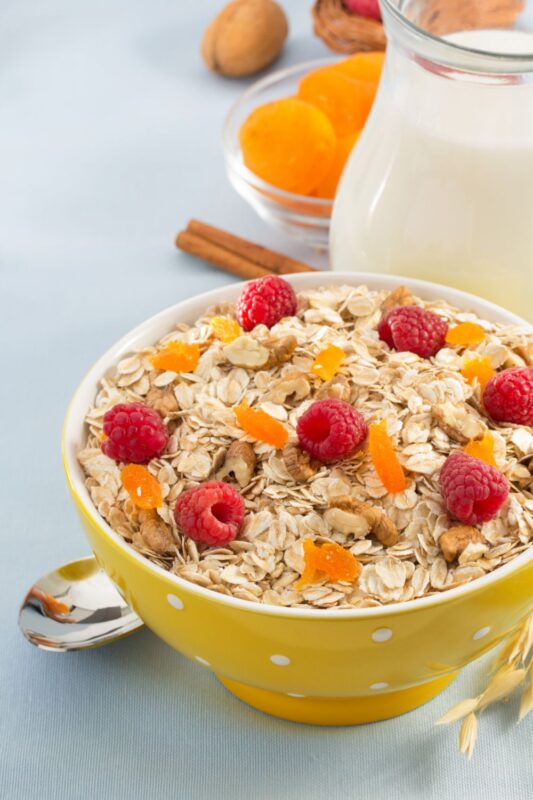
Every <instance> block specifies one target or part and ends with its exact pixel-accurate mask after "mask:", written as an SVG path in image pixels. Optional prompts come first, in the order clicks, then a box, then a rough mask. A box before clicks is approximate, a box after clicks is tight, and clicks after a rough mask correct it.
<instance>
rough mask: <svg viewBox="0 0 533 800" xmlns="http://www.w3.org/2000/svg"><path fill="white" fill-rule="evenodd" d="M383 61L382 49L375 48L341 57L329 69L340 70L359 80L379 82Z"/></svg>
mask: <svg viewBox="0 0 533 800" xmlns="http://www.w3.org/2000/svg"><path fill="white" fill-rule="evenodd" d="M384 63H385V53H384V52H383V51H382V50H375V51H372V52H370V53H356V54H355V55H354V56H350V58H343V60H342V61H339V62H338V63H337V64H334V66H333V67H330V69H333V70H335V72H342V73H343V74H344V75H347V76H348V77H349V78H356V79H357V80H359V81H371V82H373V83H379V81H380V79H381V72H382V70H383V64H384Z"/></svg>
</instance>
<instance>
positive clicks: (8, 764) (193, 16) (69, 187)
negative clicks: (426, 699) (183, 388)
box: [0, 0, 533, 800]
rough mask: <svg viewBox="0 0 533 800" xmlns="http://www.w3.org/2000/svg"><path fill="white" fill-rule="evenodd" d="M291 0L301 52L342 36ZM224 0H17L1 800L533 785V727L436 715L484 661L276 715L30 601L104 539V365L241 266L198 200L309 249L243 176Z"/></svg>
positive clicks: (9, 190)
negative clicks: (94, 445)
mask: <svg viewBox="0 0 533 800" xmlns="http://www.w3.org/2000/svg"><path fill="white" fill-rule="evenodd" d="M310 3H311V0H300V1H299V0H291V2H289V1H288V0H286V2H285V3H284V5H285V8H286V9H287V11H288V13H289V15H290V21H291V28H292V30H291V39H290V42H289V44H288V46H287V48H286V53H285V55H284V58H283V63H290V62H297V61H301V60H303V59H306V58H310V57H315V56H320V55H322V54H323V53H324V48H323V47H322V45H321V43H320V42H318V41H317V40H315V39H313V37H312V36H311V25H310V19H309V13H308V10H309V9H308V7H309V5H310ZM219 5H220V3H219V2H216V0H190V2H184V0H62V1H61V0H55V2H54V0H3V2H2V4H1V7H0V279H1V287H0V302H1V308H0V329H1V334H2V335H1V339H0V340H1V349H0V352H1V363H2V370H1V373H0V392H1V397H2V412H1V417H0V437H1V451H0V455H1V487H2V488H1V493H2V497H1V504H0V514H1V520H0V531H1V532H0V542H1V549H0V564H1V566H0V573H1V586H0V597H1V603H2V605H1V611H0V625H1V627H0V635H1V643H0V797H1V798H2V800H37V798H39V799H40V800H48V798H50V800H77V799H78V798H80V800H89V799H90V798H91V799H92V798H100V797H101V798H119V799H121V798H124V800H141V799H144V798H150V800H167V798H169V799H170V798H178V799H179V800H198V799H202V800H203V798H222V799H223V800H234V799H235V800H241V799H243V800H244V798H254V800H255V798H257V799H258V800H263V799H264V800H267V799H268V800H282V799H283V798H290V799H291V800H292V799H293V798H296V799H297V800H299V798H302V799H305V800H323V798H332V799H333V800H343V799H344V798H346V799H347V800H356V799H357V798H370V799H371V800H395V798H401V800H403V799H404V798H424V800H447V798H450V799H451V798H454V799H456V798H468V799H469V800H477V799H478V798H480V799H481V798H483V800H507V798H515V799H516V800H525V798H530V797H531V796H532V794H533V785H532V776H531V771H530V757H531V743H532V742H531V738H532V737H531V724H530V723H529V722H526V723H524V724H522V725H521V726H520V727H516V725H515V719H516V712H517V702H516V700H513V701H511V702H510V703H509V704H508V705H507V706H505V705H504V706H503V707H500V708H498V709H495V710H493V711H492V710H491V711H489V712H488V713H486V714H485V715H483V717H482V718H481V724H480V741H479V745H478V748H477V750H476V753H475V755H474V759H473V761H472V762H471V764H470V765H468V764H467V763H466V761H465V760H464V759H463V758H462V757H460V756H459V755H458V754H457V753H456V736H457V729H456V727H454V728H453V729H443V728H435V727H433V723H434V721H435V719H436V718H437V717H439V716H440V715H441V714H442V713H443V712H444V711H445V710H446V709H447V708H449V707H450V706H451V705H452V704H453V703H455V702H456V701H457V700H459V699H461V698H464V697H467V696H470V695H471V694H472V693H474V692H477V691H479V690H480V688H481V687H482V685H483V680H484V675H485V671H486V666H487V664H486V661H485V663H478V664H476V665H474V666H472V667H471V668H470V669H468V670H466V671H465V672H464V674H463V675H462V676H461V677H460V678H459V679H458V680H457V681H456V683H455V684H454V685H452V687H451V688H450V689H448V691H446V692H445V693H444V694H443V695H441V696H440V697H439V698H437V699H436V700H435V701H434V702H433V703H431V704H429V705H428V706H426V707H424V708H421V709H420V710H418V711H416V712H413V713H411V714H410V715H408V716H405V717H403V718H399V719H396V720H392V721H390V722H385V723H380V724H377V725H369V726H364V727H360V728H354V729H339V730H322V729H319V728H309V727H303V726H298V725H293V724H289V723H283V722H280V721H277V720H275V719H270V718H268V717H266V716H263V715H262V714H260V713H257V712H254V711H252V710H250V709H248V708H247V707H245V706H244V705H242V704H241V703H239V702H238V701H237V700H234V699H233V698H232V697H231V696H230V695H229V694H227V693H226V691H225V690H224V689H222V688H221V687H220V686H219V685H218V684H217V682H216V680H215V678H214V677H212V676H211V675H210V674H209V673H208V672H206V671H204V670H203V669H201V668H200V667H198V666H195V665H193V664H190V663H189V662H187V661H185V660H184V659H183V658H182V657H181V656H179V655H178V654H177V653H175V652H173V651H172V650H170V649H169V648H168V647H166V646H165V645H164V644H162V643H161V642H159V641H158V640H157V639H156V638H155V637H154V636H153V635H152V634H151V633H149V632H148V631H143V632H142V633H139V634H137V635H135V636H133V637H131V638H130V639H127V640H124V641H123V642H121V643H118V644H115V645H113V646H111V647H107V648H103V649H101V650H96V651H93V652H87V653H78V654H71V655H56V654H51V653H43V652H40V651H38V650H36V649H34V648H32V647H31V646H30V645H29V644H27V643H26V642H25V641H24V640H23V639H22V637H21V636H20V635H19V633H18V630H17V627H16V615H17V609H18V605H19V602H20V600H21V599H22V597H23V595H24V593H25V590H26V589H27V587H28V586H29V584H30V583H31V582H32V580H33V579H34V578H36V577H37V576H39V575H40V574H42V573H43V572H45V571H47V570H49V569H51V568H52V567H54V566H56V565H59V564H61V563H63V562H66V561H68V560H70V559H73V558H76V557H78V556H80V555H83V554H85V553H86V552H87V551H88V546H87V544H86V542H85V540H84V538H83V535H82V533H81V530H80V527H79V524H78V521H77V519H76V517H75V514H74V510H73V507H72V505H71V503H70V500H69V499H68V497H67V492H66V488H65V483H64V478H63V474H62V468H61V463H60V456H59V439H60V432H61V423H62V418H63V415H64V412H65V408H66V406H67V403H68V400H69V397H70V395H71V393H72V392H73V390H74V388H75V387H76V385H77V383H78V381H79V380H80V378H81V377H82V376H83V375H84V373H85V371H86V370H87V368H88V367H89V366H90V365H91V364H92V362H93V361H94V360H95V359H96V358H97V356H99V355H100V354H101V353H102V352H103V351H104V350H105V349H107V347H108V346H109V345H110V344H111V343H112V342H113V341H114V340H115V339H116V338H118V337H119V336H120V335H122V334H123V333H124V332H125V331H127V330H128V329H130V328H131V327H132V326H134V325H136V324H137V323H139V322H141V321H142V320H143V319H144V318H146V317H148V316H150V315H151V314H153V313H154V312H156V311H157V310H159V309H161V308H163V307H165V306H167V305H170V304H171V303H175V302H177V301H178V300H181V299H182V298H185V297H188V296H190V295H192V294H194V293H196V292H199V291H203V290H205V289H208V288H212V287H215V286H221V285H224V284H225V283H227V282H228V281H229V280H230V279H229V278H228V277H226V276H224V275H222V274H220V273H218V272H216V271H214V270H211V269H210V268H208V267H207V266H203V265H202V264H198V263H196V262H195V261H193V260H191V259H189V258H187V257H185V256H180V255H178V254H177V253H176V251H175V250H174V248H173V237H174V234H175V232H176V231H177V229H178V228H179V227H180V226H183V225H184V223H185V222H186V220H187V218H188V217H190V216H197V217H200V218H203V219H206V220H208V221H211V222H213V223H215V224H219V225H221V226H223V227H227V228H229V229H232V230H234V231H236V232H237V233H241V234H245V235H248V236H249V237H250V238H252V239H256V240H258V241H261V242H264V243H265V244H269V245H270V246H273V247H278V248H279V249H285V250H290V251H291V252H292V253H293V254H295V255H301V256H303V255H304V253H303V252H302V251H300V250H299V249H298V248H297V247H295V246H294V245H293V244H292V243H290V242H287V241H285V240H283V239H282V237H280V236H278V235H274V234H272V233H270V232H269V231H268V229H267V228H266V227H265V226H264V224H263V223H261V222H260V221H259V220H257V219H256V218H255V216H254V215H253V213H252V211H251V210H250V209H249V208H248V207H247V206H246V205H245V204H244V202H243V201H241V200H240V198H239V197H237V195H236V194H235V193H234V192H233V190H232V189H231V188H230V187H229V185H228V183H227V181H226V178H225V175H224V170H223V163H222V155H221V126H222V122H223V118H224V115H225V113H226V111H227V109H228V107H229V105H230V103H231V102H232V101H233V99H234V98H235V97H236V96H237V95H238V93H239V92H240V91H241V90H242V88H243V86H244V85H245V83H244V82H233V81H228V80H224V79H221V78H217V77H216V76H214V75H211V74H210V73H208V72H207V71H206V70H205V69H204V68H203V66H202V63H201V62H200V60H199V57H198V47H199V41H200V36H201V32H202V30H203V28H204V27H205V25H206V23H207V22H208V21H209V19H210V18H211V17H212V15H213V13H214V11H215V10H216V8H217V7H218V6H219Z"/></svg>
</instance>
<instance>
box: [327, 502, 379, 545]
mask: <svg viewBox="0 0 533 800" xmlns="http://www.w3.org/2000/svg"><path fill="white" fill-rule="evenodd" d="M324 519H325V521H326V522H327V524H328V525H330V526H331V527H332V528H334V529H335V530H336V531H339V532H340V533H345V534H351V535H352V536H354V537H355V538H356V539H364V538H365V536H366V535H367V534H368V533H370V523H369V522H368V520H367V519H366V517H364V516H363V514H356V513H354V512H353V511H344V510H343V509H342V508H330V509H328V510H327V511H326V512H325V513H324Z"/></svg>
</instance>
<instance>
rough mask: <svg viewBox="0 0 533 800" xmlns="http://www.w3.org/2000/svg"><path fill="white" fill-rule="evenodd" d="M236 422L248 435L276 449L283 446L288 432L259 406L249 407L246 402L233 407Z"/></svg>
mask: <svg viewBox="0 0 533 800" xmlns="http://www.w3.org/2000/svg"><path fill="white" fill-rule="evenodd" d="M234 410H235V416H236V417H237V422H238V423H239V425H240V426H241V428H242V429H243V431H246V433H248V434H249V435H250V436H252V437H253V438H254V439H258V440H259V441H260V442H266V443H267V444H271V445H272V446H273V447H277V448H278V449H280V448H282V447H285V445H286V444H287V440H288V438H289V434H288V432H287V429H286V428H285V426H284V425H282V424H281V422H278V420H277V419H274V417H271V416H270V414H267V413H266V411H262V410H261V409H260V408H250V406H249V405H248V403H241V404H240V405H238V406H237V407H236V408H235V409H234Z"/></svg>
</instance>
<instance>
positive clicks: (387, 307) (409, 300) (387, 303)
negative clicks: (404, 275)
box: [381, 286, 414, 313]
mask: <svg viewBox="0 0 533 800" xmlns="http://www.w3.org/2000/svg"><path fill="white" fill-rule="evenodd" d="M413 304H414V299H413V295H412V294H411V292H410V291H409V289H408V288H407V286H398V287H397V288H396V289H394V290H393V291H392V292H390V293H389V294H388V295H387V296H386V298H385V300H384V301H383V303H382V304H381V309H382V311H383V312H385V313H386V312H387V311H391V310H392V309H393V308H397V307H398V306H412V305H413Z"/></svg>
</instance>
